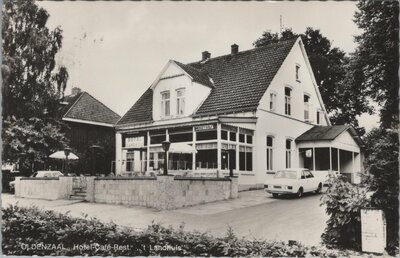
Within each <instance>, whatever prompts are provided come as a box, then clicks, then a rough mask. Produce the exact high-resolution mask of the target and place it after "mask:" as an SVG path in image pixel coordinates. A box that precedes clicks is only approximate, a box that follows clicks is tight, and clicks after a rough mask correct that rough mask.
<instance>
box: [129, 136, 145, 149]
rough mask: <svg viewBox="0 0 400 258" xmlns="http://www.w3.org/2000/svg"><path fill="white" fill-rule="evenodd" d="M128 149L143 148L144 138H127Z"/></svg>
mask: <svg viewBox="0 0 400 258" xmlns="http://www.w3.org/2000/svg"><path fill="white" fill-rule="evenodd" d="M125 147H126V148H141V147H144V136H135V137H126V138H125Z"/></svg>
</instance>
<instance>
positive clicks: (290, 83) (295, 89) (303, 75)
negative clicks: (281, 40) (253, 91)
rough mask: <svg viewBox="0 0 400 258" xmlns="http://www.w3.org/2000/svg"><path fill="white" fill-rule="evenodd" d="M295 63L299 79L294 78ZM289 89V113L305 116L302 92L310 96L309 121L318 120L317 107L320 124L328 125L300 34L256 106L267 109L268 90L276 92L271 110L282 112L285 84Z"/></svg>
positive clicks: (293, 116)
mask: <svg viewBox="0 0 400 258" xmlns="http://www.w3.org/2000/svg"><path fill="white" fill-rule="evenodd" d="M296 66H298V67H299V72H298V74H299V76H298V80H297V79H296ZM286 87H288V88H290V89H291V115H290V117H292V118H295V119H297V120H301V121H305V118H304V110H305V104H304V95H307V96H309V119H308V122H309V123H312V124H317V111H318V112H319V114H320V119H319V120H320V123H319V125H330V121H329V119H328V118H327V116H326V115H324V112H323V111H324V110H325V107H324V104H323V102H322V98H321V96H320V93H319V90H318V88H317V85H316V82H315V78H314V75H313V73H312V70H311V67H310V64H309V62H308V58H307V56H306V53H305V50H304V47H303V45H302V42H301V40H300V38H299V39H298V40H297V41H296V43H295V44H294V46H293V48H292V50H291V51H290V52H289V54H288V56H287V57H286V59H285V61H284V62H283V64H282V66H281V67H280V69H279V71H278V72H277V74H276V75H275V77H274V79H273V80H272V82H271V84H270V85H269V87H268V89H267V91H266V92H265V94H264V96H263V98H262V99H261V101H260V104H259V108H260V109H263V110H267V111H270V94H271V93H274V94H276V101H275V110H274V111H273V112H275V113H278V114H281V115H285V88H286Z"/></svg>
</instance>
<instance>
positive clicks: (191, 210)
mask: <svg viewBox="0 0 400 258" xmlns="http://www.w3.org/2000/svg"><path fill="white" fill-rule="evenodd" d="M321 196H322V195H321V194H318V195H316V194H308V195H305V196H304V197H302V198H301V199H297V198H289V197H282V198H278V199H274V198H272V197H271V195H269V194H266V193H264V192H263V191H262V190H258V191H249V192H242V193H240V197H239V199H235V200H229V201H222V202H216V203H210V204H204V205H198V206H194V207H187V208H181V209H178V210H173V211H156V210H154V209H149V208H143V207H137V206H131V207H127V206H122V205H111V204H99V203H87V202H81V201H72V200H56V201H46V200H38V199H26V198H15V197H14V195H10V194H2V206H3V207H5V206H7V205H9V204H16V203H18V204H17V205H20V206H30V205H35V206H37V207H41V208H44V209H50V210H55V211H58V212H62V213H65V212H67V211H69V214H70V215H71V216H77V217H80V216H82V214H88V217H94V218H98V219H99V220H101V221H104V222H110V221H112V222H114V223H116V224H118V225H122V226H129V227H133V228H135V229H142V228H146V227H147V225H149V224H151V223H152V221H155V222H159V223H161V224H163V225H166V226H168V225H172V226H173V227H178V226H179V225H180V224H182V223H184V224H185V229H186V230H199V231H202V232H204V231H208V232H210V233H212V234H213V235H224V234H225V233H226V231H227V229H228V227H232V228H233V230H234V233H235V234H236V235H238V236H244V237H249V238H257V239H269V240H272V239H275V240H284V241H287V240H296V241H299V242H301V243H303V244H306V245H318V244H319V243H320V236H321V234H322V232H323V230H324V228H325V226H326V221H327V219H328V216H327V215H326V214H325V210H324V207H321V206H320V205H319V204H320V198H321Z"/></svg>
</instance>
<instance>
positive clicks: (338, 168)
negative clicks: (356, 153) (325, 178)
mask: <svg viewBox="0 0 400 258" xmlns="http://www.w3.org/2000/svg"><path fill="white" fill-rule="evenodd" d="M337 170H338V172H339V173H340V149H339V148H337Z"/></svg>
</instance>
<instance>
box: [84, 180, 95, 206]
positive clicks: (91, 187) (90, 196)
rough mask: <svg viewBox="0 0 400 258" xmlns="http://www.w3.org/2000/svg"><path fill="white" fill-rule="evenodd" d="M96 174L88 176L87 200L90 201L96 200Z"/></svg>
mask: <svg viewBox="0 0 400 258" xmlns="http://www.w3.org/2000/svg"><path fill="white" fill-rule="evenodd" d="M95 178H96V177H95V176H88V177H86V198H85V200H86V201H88V202H94V201H95V196H94V194H95V192H94V190H95V183H96V181H95Z"/></svg>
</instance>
